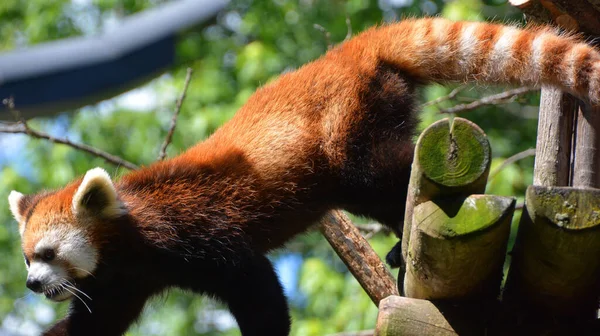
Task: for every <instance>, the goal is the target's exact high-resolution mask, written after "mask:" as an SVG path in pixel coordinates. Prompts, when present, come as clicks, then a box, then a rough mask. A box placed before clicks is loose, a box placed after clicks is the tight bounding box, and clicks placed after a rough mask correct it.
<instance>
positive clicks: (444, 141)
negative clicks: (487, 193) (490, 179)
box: [417, 118, 490, 187]
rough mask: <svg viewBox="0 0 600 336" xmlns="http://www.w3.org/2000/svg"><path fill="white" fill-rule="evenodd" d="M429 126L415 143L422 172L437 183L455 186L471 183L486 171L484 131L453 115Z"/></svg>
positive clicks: (487, 150)
mask: <svg viewBox="0 0 600 336" xmlns="http://www.w3.org/2000/svg"><path fill="white" fill-rule="evenodd" d="M450 128H451V127H450V123H449V120H447V119H444V120H441V121H439V122H437V123H435V124H433V125H431V126H430V127H429V128H427V130H426V131H425V132H423V135H422V136H421V137H420V138H419V141H418V143H417V153H418V158H417V159H418V162H419V165H420V167H421V169H422V173H423V175H425V176H426V177H427V178H428V179H430V180H431V181H433V182H434V183H436V184H439V185H442V186H447V187H456V186H464V185H468V184H471V183H473V182H474V181H476V180H477V179H479V178H480V177H481V176H482V174H484V173H486V171H487V169H488V167H489V164H490V160H489V157H490V145H489V142H488V141H487V138H486V136H485V134H484V133H483V131H482V130H481V129H480V128H479V127H477V126H476V125H475V124H473V123H471V122H470V121H468V120H466V119H462V118H456V119H455V120H454V125H453V127H452V133H451V132H450Z"/></svg>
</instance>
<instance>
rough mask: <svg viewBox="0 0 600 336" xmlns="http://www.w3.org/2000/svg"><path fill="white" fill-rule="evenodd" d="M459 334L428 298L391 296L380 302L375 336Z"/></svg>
mask: <svg viewBox="0 0 600 336" xmlns="http://www.w3.org/2000/svg"><path fill="white" fill-rule="evenodd" d="M397 335H402V336H422V335H428V336H457V335H458V334H457V333H456V332H455V331H454V329H452V326H450V324H449V323H448V322H447V321H446V319H445V318H444V316H443V315H442V313H440V311H439V310H438V309H437V308H436V307H435V306H434V305H433V303H431V302H430V301H427V300H418V299H411V298H405V297H401V296H390V297H388V298H386V299H384V300H382V301H381V303H380V304H379V315H377V327H376V328H375V336H397Z"/></svg>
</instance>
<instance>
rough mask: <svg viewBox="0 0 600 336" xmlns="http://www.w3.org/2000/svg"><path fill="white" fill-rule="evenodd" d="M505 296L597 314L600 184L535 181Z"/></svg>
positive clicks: (560, 311) (564, 312)
mask: <svg viewBox="0 0 600 336" xmlns="http://www.w3.org/2000/svg"><path fill="white" fill-rule="evenodd" d="M526 203H527V209H526V210H527V211H524V213H523V217H522V220H521V225H520V227H519V233H518V238H517V239H518V241H517V244H516V245H515V249H514V250H513V261H512V264H511V268H510V273H509V278H508V280H507V285H506V291H505V294H506V295H505V296H506V297H507V298H508V300H510V301H516V302H521V303H525V304H526V306H529V305H531V306H533V308H534V309H540V308H541V310H542V311H544V312H549V313H552V314H554V315H561V316H578V317H579V318H583V319H585V318H586V317H587V318H592V317H593V316H594V314H595V309H596V308H597V307H598V296H599V294H600V292H599V290H598V289H599V286H600V258H599V257H598V256H600V190H598V189H585V190H584V189H574V188H569V187H541V186H530V187H529V188H528V189H527V195H526Z"/></svg>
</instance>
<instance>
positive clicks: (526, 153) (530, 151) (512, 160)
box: [488, 148, 535, 181]
mask: <svg viewBox="0 0 600 336" xmlns="http://www.w3.org/2000/svg"><path fill="white" fill-rule="evenodd" d="M530 156H535V148H529V149H526V150H524V151H522V152H519V153H517V154H515V155H513V156H511V157H509V158H508V159H506V160H504V162H502V164H501V165H500V166H498V168H496V169H494V171H493V172H491V173H490V177H489V178H488V181H491V180H492V179H493V178H494V177H496V175H498V173H500V172H501V171H502V169H504V168H506V167H507V166H508V165H510V164H513V163H515V162H517V161H519V160H523V159H525V158H528V157H530Z"/></svg>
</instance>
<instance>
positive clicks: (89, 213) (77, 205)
mask: <svg viewBox="0 0 600 336" xmlns="http://www.w3.org/2000/svg"><path fill="white" fill-rule="evenodd" d="M9 203H10V209H11V211H12V213H13V216H14V217H15V219H16V220H17V222H18V223H19V232H20V233H21V239H22V247H23V254H24V256H25V263H26V264H27V269H28V275H27V281H26V285H27V287H28V288H30V289H31V290H33V291H34V292H37V293H43V294H44V295H45V296H46V297H47V298H49V299H51V300H53V301H63V300H66V299H69V298H71V297H72V296H74V297H78V298H79V299H82V296H83V297H85V296H86V295H87V294H85V293H83V292H81V290H80V289H79V288H78V287H77V282H78V280H81V279H83V278H87V277H89V276H93V274H94V271H95V270H96V267H97V264H98V261H99V258H100V256H99V254H100V252H99V250H98V247H97V246H95V245H94V241H93V239H92V235H91V234H90V232H92V231H93V230H94V225H102V224H105V221H104V220H106V219H109V218H112V217H115V216H120V215H123V214H125V212H126V210H125V207H124V206H123V204H122V203H121V202H120V201H119V199H118V197H117V193H116V190H115V187H114V185H113V183H112V181H111V179H110V177H109V175H108V173H106V172H105V171H104V170H102V169H100V168H95V169H92V170H90V171H88V172H87V174H86V175H85V176H84V178H83V179H82V180H81V182H80V183H78V184H77V185H73V186H72V188H66V189H64V190H61V191H58V192H55V193H48V194H43V195H33V196H30V195H23V194H21V193H19V192H16V191H13V192H11V194H10V195H9ZM84 299H85V298H84ZM82 301H83V300H82Z"/></svg>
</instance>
